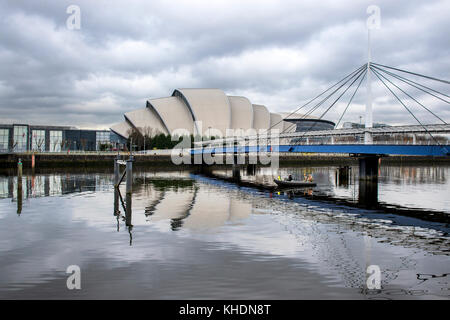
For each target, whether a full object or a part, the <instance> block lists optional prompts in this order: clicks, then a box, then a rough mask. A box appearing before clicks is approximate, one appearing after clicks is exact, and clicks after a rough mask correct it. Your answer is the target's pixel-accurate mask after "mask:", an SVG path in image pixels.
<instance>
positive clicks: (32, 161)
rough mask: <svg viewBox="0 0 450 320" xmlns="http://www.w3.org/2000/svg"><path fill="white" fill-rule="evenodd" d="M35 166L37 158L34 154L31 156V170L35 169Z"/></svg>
mask: <svg viewBox="0 0 450 320" xmlns="http://www.w3.org/2000/svg"><path fill="white" fill-rule="evenodd" d="M34 165H35V158H34V152H33V154H32V155H31V169H34Z"/></svg>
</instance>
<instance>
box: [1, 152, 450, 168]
mask: <svg viewBox="0 0 450 320" xmlns="http://www.w3.org/2000/svg"><path fill="white" fill-rule="evenodd" d="M115 157H116V155H115V154H39V153H37V154H35V167H36V168H37V167H40V168H65V167H109V166H111V167H112V166H113V162H114V158H115ZM134 157H135V162H134V165H135V166H174V167H178V165H175V164H174V163H173V162H172V160H171V157H170V155H154V154H152V155H140V154H137V155H134ZM124 158H127V157H124ZM19 159H21V161H22V164H23V167H24V168H31V164H32V155H31V154H29V153H23V154H19V153H14V154H1V155H0V168H4V169H8V168H15V167H16V166H17V163H18V161H19ZM381 159H382V160H381V162H382V163H389V164H427V165H430V164H433V163H439V164H443V163H448V164H450V157H420V156H389V157H382V158H381ZM192 160H193V159H192ZM357 161H358V159H357V158H355V157H350V156H348V155H342V154H327V155H321V154H280V155H279V164H280V165H294V164H295V165H299V164H305V165H311V164H313V165H314V164H320V165H327V164H329V165H351V164H357ZM191 163H194V161H191ZM246 163H247V161H246ZM188 166H189V165H188ZM193 166H195V165H193Z"/></svg>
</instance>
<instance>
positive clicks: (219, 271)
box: [0, 164, 450, 299]
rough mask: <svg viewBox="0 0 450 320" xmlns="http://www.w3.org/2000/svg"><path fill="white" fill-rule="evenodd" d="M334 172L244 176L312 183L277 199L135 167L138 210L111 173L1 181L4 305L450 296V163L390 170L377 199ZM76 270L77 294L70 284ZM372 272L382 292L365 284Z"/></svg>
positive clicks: (353, 178)
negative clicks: (22, 300) (51, 301)
mask: <svg viewBox="0 0 450 320" xmlns="http://www.w3.org/2000/svg"><path fill="white" fill-rule="evenodd" d="M337 169H338V168H337V167H333V166H316V167H282V168H280V169H279V170H271V169H270V168H258V169H257V170H256V172H251V173H249V172H246V171H243V172H242V179H243V180H244V181H245V180H249V181H259V182H265V183H270V182H271V181H272V179H273V178H275V177H277V176H278V175H282V176H286V175H287V174H292V175H293V176H294V178H301V177H303V176H304V174H311V175H312V176H313V177H314V179H315V182H316V183H317V187H315V188H312V189H304V190H300V191H299V190H296V191H292V190H288V191H280V192H278V191H275V192H270V191H265V190H260V189H255V188H250V187H243V186H239V185H236V184H233V183H229V182H224V181H223V180H221V179H219V178H212V177H207V176H204V175H200V174H197V173H195V172H193V171H189V170H179V169H177V168H167V169H138V170H135V175H134V184H133V195H132V198H131V199H132V200H131V201H130V200H129V199H127V197H125V190H124V189H121V194H120V195H119V194H118V193H115V192H114V187H113V175H112V174H111V173H108V172H106V173H105V172H91V171H89V172H83V171H79V170H77V171H74V172H70V171H69V172H63V173H52V172H49V173H40V174H35V175H24V177H23V179H22V183H21V185H22V190H21V191H20V189H19V185H20V184H19V183H18V181H17V177H15V176H8V175H7V174H4V175H2V176H0V298H2V299H5V298H6V299H20V298H31V299H34V298H41V299H42V298H44V299H47V298H51V299H53V298H61V299H71V298H83V299H84V298H87V299H92V298H93V299H97V298H98V299H100V298H114V299H302V298H303V299H310V298H318V299H448V298H449V297H450V285H449V274H450V238H449V230H450V227H449V223H448V221H449V218H448V217H449V215H450V209H449V208H450V196H449V195H450V181H449V175H450V167H449V166H445V165H436V166H394V165H384V164H383V165H382V166H381V168H380V179H379V185H378V194H375V197H373V189H372V192H371V194H372V196H370V195H369V201H367V195H366V197H363V198H364V199H366V200H364V201H363V200H362V199H363V198H362V197H361V195H360V188H361V186H360V185H359V183H358V180H359V179H358V176H357V167H353V168H349V171H348V172H349V174H348V176H346V177H344V178H343V177H342V176H339V175H338V174H337ZM215 174H217V175H230V174H231V173H230V172H227V171H225V170H217V172H215ZM121 197H122V198H123V202H122V201H121ZM127 202H128V204H130V202H132V203H131V206H128V208H129V209H130V208H131V210H126V206H127ZM127 211H128V212H127ZM70 265H76V266H79V267H80V270H81V289H80V290H68V288H67V285H66V281H67V278H68V277H69V276H70V274H68V273H66V269H67V268H68V266H70ZM368 266H377V267H378V268H379V270H380V271H381V288H380V289H376V288H375V289H373V288H372V289H370V288H368V287H367V277H368V276H369V275H370V274H368V273H367V272H366V271H367V267H368Z"/></svg>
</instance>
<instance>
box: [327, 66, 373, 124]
mask: <svg viewBox="0 0 450 320" xmlns="http://www.w3.org/2000/svg"><path fill="white" fill-rule="evenodd" d="M366 74H367V69H366V70H365V71H364V75H363V76H362V78H361V80H360V81H359V83H358V86H357V87H356V89H355V91H354V92H353V94H352V96H351V98H350V100H349V101H348V104H347V106H346V107H345V110H344V112H343V113H342V115H341V116H340V118H339V121H338V122H337V124H336V125H335V127H334V128H335V129H337V127H338V126H339V124H340V123H341V120H342V118H343V117H344V115H345V113H346V112H347V109H348V107H349V106H350V104H351V103H352V101H353V98H354V97H355V95H356V92H357V91H358V89H359V87H360V86H361V83H362V82H363V81H364V79H365V77H366Z"/></svg>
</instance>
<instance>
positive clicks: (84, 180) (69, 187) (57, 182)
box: [0, 174, 112, 199]
mask: <svg viewBox="0 0 450 320" xmlns="http://www.w3.org/2000/svg"><path fill="white" fill-rule="evenodd" d="M111 181H112V178H111V177H109V176H107V175H88V174H76V175H58V174H54V175H31V176H23V177H22V190H23V196H24V198H36V197H49V196H58V195H62V194H69V193H75V192H84V191H95V190H105V189H107V188H109V187H110V186H111V183H112V182H111ZM0 198H13V199H16V198H17V177H15V176H7V177H0Z"/></svg>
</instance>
